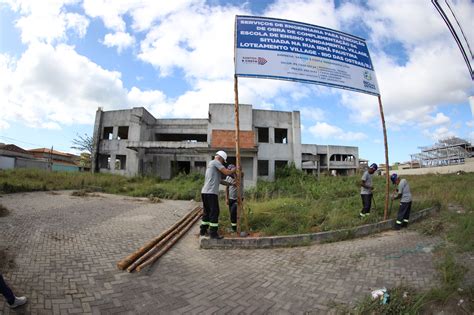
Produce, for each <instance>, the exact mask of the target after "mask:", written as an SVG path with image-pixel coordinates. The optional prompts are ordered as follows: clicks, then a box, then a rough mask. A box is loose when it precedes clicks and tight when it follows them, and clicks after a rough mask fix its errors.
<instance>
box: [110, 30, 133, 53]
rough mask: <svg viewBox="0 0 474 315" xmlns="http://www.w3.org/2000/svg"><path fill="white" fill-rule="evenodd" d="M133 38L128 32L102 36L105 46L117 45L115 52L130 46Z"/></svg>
mask: <svg viewBox="0 0 474 315" xmlns="http://www.w3.org/2000/svg"><path fill="white" fill-rule="evenodd" d="M134 43H135V38H134V37H133V36H131V35H130V34H128V33H124V32H117V33H115V34H107V35H105V37H104V41H103V44H104V45H105V46H107V47H117V52H118V53H121V52H122V51H123V50H124V49H126V48H128V47H130V46H132V45H133V44H134Z"/></svg>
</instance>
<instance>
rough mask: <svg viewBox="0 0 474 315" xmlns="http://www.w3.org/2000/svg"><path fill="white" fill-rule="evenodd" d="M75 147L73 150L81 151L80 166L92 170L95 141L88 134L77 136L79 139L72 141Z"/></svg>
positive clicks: (72, 147)
mask: <svg viewBox="0 0 474 315" xmlns="http://www.w3.org/2000/svg"><path fill="white" fill-rule="evenodd" d="M72 143H73V146H71V149H75V150H78V151H81V157H80V161H79V164H80V165H81V166H82V167H86V168H90V167H91V165H92V148H93V146H94V139H93V138H92V137H90V136H88V135H87V133H86V134H84V136H81V135H79V134H77V138H76V139H73V140H72Z"/></svg>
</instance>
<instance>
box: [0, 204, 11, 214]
mask: <svg viewBox="0 0 474 315" xmlns="http://www.w3.org/2000/svg"><path fill="white" fill-rule="evenodd" d="M9 214H10V211H8V209H7V208H5V207H4V206H3V205H1V204H0V217H6V216H7V215H9Z"/></svg>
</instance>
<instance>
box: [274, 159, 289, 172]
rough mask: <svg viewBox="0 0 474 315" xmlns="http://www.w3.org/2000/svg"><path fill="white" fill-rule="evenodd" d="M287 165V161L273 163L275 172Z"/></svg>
mask: <svg viewBox="0 0 474 315" xmlns="http://www.w3.org/2000/svg"><path fill="white" fill-rule="evenodd" d="M287 165H288V161H275V171H276V170H279V169H282V168H285V166H287Z"/></svg>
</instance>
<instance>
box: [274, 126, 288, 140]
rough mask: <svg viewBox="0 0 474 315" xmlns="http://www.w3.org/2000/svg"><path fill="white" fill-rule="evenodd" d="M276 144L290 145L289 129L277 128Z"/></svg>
mask: <svg viewBox="0 0 474 315" xmlns="http://www.w3.org/2000/svg"><path fill="white" fill-rule="evenodd" d="M275 143H288V129H281V128H275Z"/></svg>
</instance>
